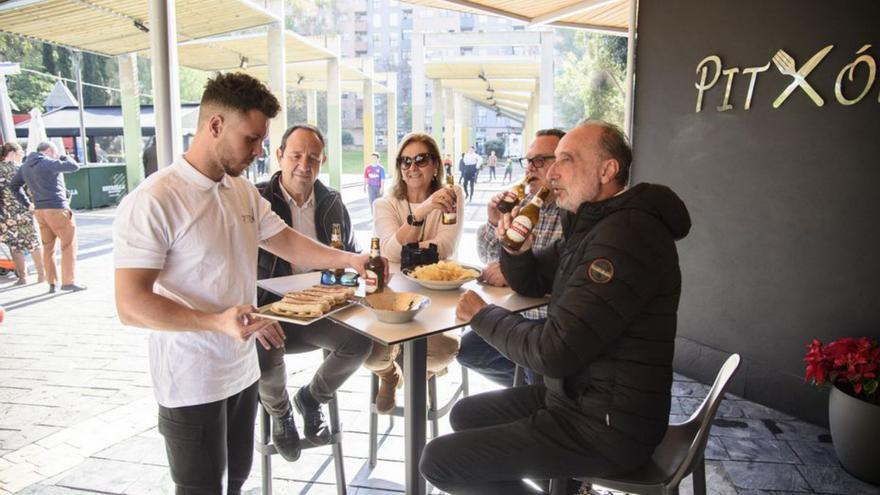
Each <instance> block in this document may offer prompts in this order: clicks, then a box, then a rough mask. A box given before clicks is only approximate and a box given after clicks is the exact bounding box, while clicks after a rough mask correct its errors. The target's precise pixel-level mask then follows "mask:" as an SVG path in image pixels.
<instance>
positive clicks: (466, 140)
mask: <svg viewBox="0 0 880 495" xmlns="http://www.w3.org/2000/svg"><path fill="white" fill-rule="evenodd" d="M461 101H462V107H461V108H462V112H461V121H460V123H459V125H461V151H463V152H466V151H467V150H468V148H470V147H471V146H474V136H473V133H472V132H471V130H472V127H473V125H472V123H473V109H474V104H473V102H471V101H470V100H468V99H467V98H464V97H462V99H461Z"/></svg>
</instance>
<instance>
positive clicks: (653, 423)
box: [420, 121, 691, 495]
mask: <svg viewBox="0 0 880 495" xmlns="http://www.w3.org/2000/svg"><path fill="white" fill-rule="evenodd" d="M631 162H632V150H631V148H630V146H629V143H628V142H627V139H626V136H625V135H624V134H623V131H621V130H620V129H619V128H618V127H616V126H614V125H611V124H608V123H606V122H601V121H588V122H585V123H583V124H580V125H578V126H577V127H575V128H574V129H572V130H571V131H569V132H568V133H567V134H566V135H565V137H564V138H562V140H561V141H560V142H559V145H558V146H557V147H556V161H555V162H554V163H553V165H551V166H550V169H549V170H548V171H547V178H548V179H550V184H551V186H552V188H553V193H554V195H555V196H556V203H557V204H558V205H559V207H560V208H562V209H564V210H566V211H567V212H569V213H571V214H572V215H573V217H572V218H571V220H572V222H571V225H570V228H567V229H566V233H565V239H564V240H559V241H557V242H556V243H555V247H556V249H550V250H547V251H546V252H545V253H544V254H543V255H542V256H540V257H539V256H538V254H537V253H535V252H534V251H533V250H532V249H531V245H530V244H531V242H529V240H528V239H527V240H526V242H525V244H524V245H523V246H522V248H521V249H520V250H518V251H516V252H510V251H508V250H507V249H506V248H505V250H504V253H503V254H502V256H501V268H502V271H503V273H504V276H505V278H506V279H507V281H508V282H509V283H510V286H511V287H512V288H513V289H514V290H515V291H516V292H518V293H520V294H523V295H528V296H533V297H534V296H543V295H544V294H547V293H548V292H549V293H550V294H551V296H550V305H549V308H548V311H547V318H546V319H545V320H528V319H525V318H523V317H522V316H521V315H519V314H516V313H511V312H510V311H508V310H506V309H503V308H500V307H498V306H495V305H487V304H486V303H485V301H483V299H482V298H481V297H480V296H479V295H477V294H476V293H475V292H473V291H467V292H465V293H464V294H462V296H461V298H460V299H459V303H458V307H457V308H456V316H457V317H458V318H459V319H461V320H464V321H470V322H471V326H472V327H473V329H474V331H476V332H477V333H479V334H480V336H481V337H483V338H484V339H485V340H486V341H487V342H489V344H491V345H492V346H494V347H495V348H496V349H498V350H499V351H500V352H501V353H502V354H504V355H505V356H507V357H508V358H510V359H511V360H512V361H514V362H515V363H518V364H520V365H523V366H525V367H527V368H531V369H534V370H535V371H537V372H539V373H540V374H541V375H543V376H544V384H543V385H528V386H524V387H512V388H506V389H502V390H497V391H493V392H487V393H483V394H478V395H472V396H470V397H466V398H464V399H462V400H460V401H458V403H457V404H456V405H455V406H454V408H453V409H452V412H451V413H450V415H449V422H450V424H451V425H452V429H453V430H454V431H455V432H454V433H452V434H451V435H445V436H441V437H438V438H435V439H434V440H432V441H431V442H430V443H428V445H427V446H426V447H425V450H424V452H423V454H422V459H421V465H420V469H421V472H422V474H423V475H424V476H425V478H426V479H427V480H428V481H429V482H430V483H431V484H432V485H434V486H435V487H437V488H438V489H440V490H442V491H445V492H448V493H450V494H454V495H459V494H480V495H494V494H498V495H501V494H504V495H519V494H527V493H534V492H533V491H532V489H531V488H529V487H528V486H527V485H526V484H525V483H523V481H522V480H523V478H537V479H542V480H545V479H558V478H569V479H570V478H577V477H592V476H596V477H604V476H614V475H618V474H623V473H626V472H629V471H632V470H635V469H637V468H639V467H640V466H643V465H645V463H647V462H648V461H649V460H650V458H651V454H652V453H653V452H654V449H655V448H656V447H657V445H658V444H659V443H660V441H661V440H662V439H663V437H664V435H665V434H666V430H667V426H668V424H669V410H670V401H671V399H672V397H671V392H670V389H671V387H672V358H673V355H674V352H675V332H676V324H677V323H676V322H677V312H678V301H679V298H680V296H681V270H680V267H679V260H678V253H677V250H676V246H675V242H676V241H677V240H680V239H683V238H684V237H685V236H687V234H688V232H689V231H690V227H691V221H690V215H689V214H688V211H687V207H686V206H685V205H684V203H683V202H682V201H681V199H680V198H679V197H678V196H677V195H676V194H675V193H674V192H673V191H672V190H671V189H669V188H668V187H666V186H662V185H656V184H645V183H643V184H638V185H636V186H634V187H632V188H627V184H628V182H629V175H630V166H631ZM510 217H511V215H505V217H504V218H503V219H502V221H501V222H500V223H499V226H498V231H497V232H498V234H499V235H503V230H504V229H505V228H507V227H509V226H510V223H511V220H510ZM579 487H580V483H574V482H573V480H569V482H568V483H566V486H565V487H562V488H564V489H563V490H562V491H560V492H559V493H567V494H570V493H574V492H575V491H576V490H577V489H578V488H579ZM554 493H556V490H554Z"/></svg>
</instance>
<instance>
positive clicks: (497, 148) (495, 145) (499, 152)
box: [483, 139, 504, 158]
mask: <svg viewBox="0 0 880 495" xmlns="http://www.w3.org/2000/svg"><path fill="white" fill-rule="evenodd" d="M483 149H484V150H485V153H486V156H489V154H490V153H491V152H492V151H494V152H495V156H496V157H498V158H501V157H502V156H504V141H503V140H501V139H490V140H489V141H486V144H485V145H484V146H483Z"/></svg>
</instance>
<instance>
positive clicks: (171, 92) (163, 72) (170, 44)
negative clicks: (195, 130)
mask: <svg viewBox="0 0 880 495" xmlns="http://www.w3.org/2000/svg"><path fill="white" fill-rule="evenodd" d="M175 3H176V2H175V0H150V5H149V8H150V53H151V56H152V62H153V110H154V112H155V115H156V158H157V159H158V163H159V168H162V167H167V166H169V165H171V162H173V161H174V158H175V157H177V156H179V155H180V154H181V153H182V152H183V146H182V143H181V140H182V139H181V138H182V132H181V128H180V83H179V81H178V77H177V70H178V69H177V16H176V13H175Z"/></svg>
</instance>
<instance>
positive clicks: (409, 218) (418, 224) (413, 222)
mask: <svg viewBox="0 0 880 495" xmlns="http://www.w3.org/2000/svg"><path fill="white" fill-rule="evenodd" d="M406 223H408V224H409V225H412V226H413V227H421V226H422V225H424V223H425V221H424V220H419V221H418V222H417V221H416V217H415V216H414V215H413V214H412V213H410V214H409V215H407V216H406Z"/></svg>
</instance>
